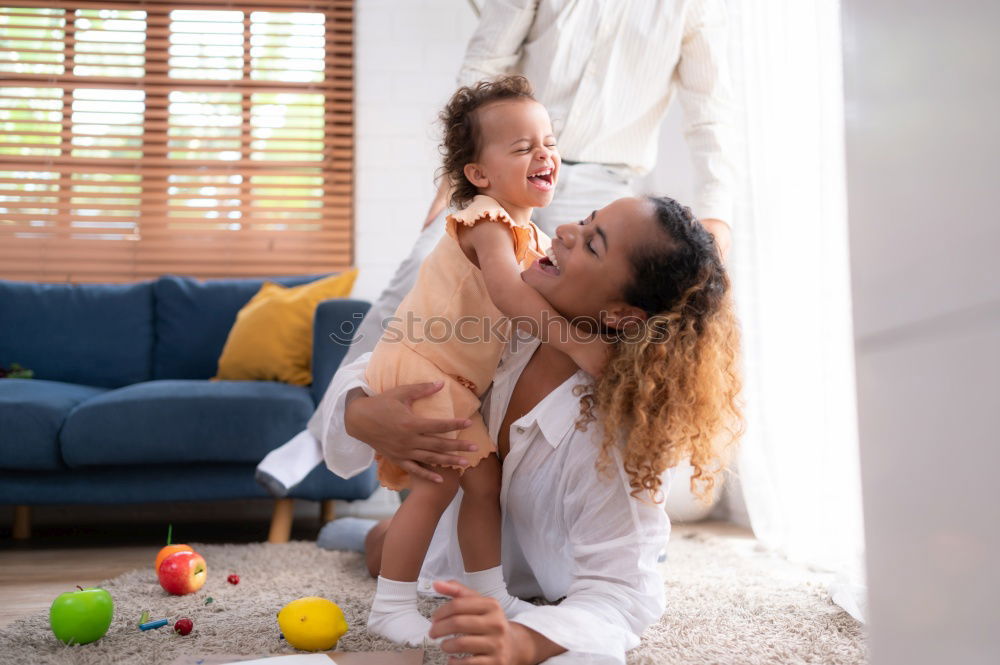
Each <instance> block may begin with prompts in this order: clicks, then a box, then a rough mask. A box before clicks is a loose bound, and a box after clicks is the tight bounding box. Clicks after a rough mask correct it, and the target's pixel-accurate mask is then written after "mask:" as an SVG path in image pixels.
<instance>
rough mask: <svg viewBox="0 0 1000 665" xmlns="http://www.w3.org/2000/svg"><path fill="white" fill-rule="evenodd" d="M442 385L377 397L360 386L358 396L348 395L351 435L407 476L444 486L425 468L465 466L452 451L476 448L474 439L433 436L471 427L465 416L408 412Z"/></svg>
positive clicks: (423, 385)
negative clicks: (428, 416) (435, 417)
mask: <svg viewBox="0 0 1000 665" xmlns="http://www.w3.org/2000/svg"><path fill="white" fill-rule="evenodd" d="M443 385H444V384H443V383H442V382H440V381H438V382H436V383H417V384H413V385H408V386H399V387H397V388H393V389H392V390H387V391H385V392H384V393H382V394H380V395H375V396H373V397H368V396H366V395H365V394H364V391H362V390H360V389H357V388H356V389H355V391H357V392H355V391H351V393H349V394H348V397H347V406H346V408H345V409H344V427H345V429H346V430H347V433H348V434H350V435H351V436H353V437H354V438H355V439H358V440H359V441H364V442H365V443H367V444H368V445H369V446H371V447H372V448H374V449H375V451H376V452H378V453H379V454H380V455H382V456H383V457H386V458H387V459H389V461H391V462H393V463H394V464H396V465H397V466H399V467H400V468H402V469H403V470H404V471H406V472H407V473H410V474H411V475H414V476H417V477H420V478H424V479H426V480H430V481H432V482H436V483H440V482H443V481H444V479H443V478H441V476H439V475H438V474H436V473H434V472H433V471H430V470H429V469H427V468H425V467H424V466H422V465H432V466H433V465H436V466H443V465H449V464H453V465H461V466H464V465H465V464H467V462H466V461H465V459H464V458H462V457H459V456H457V455H455V454H454V453H455V452H458V451H465V450H469V451H474V450H476V446H475V444H473V443H472V442H470V441H463V440H461V439H446V438H443V437H440V436H434V434H442V433H444V432H452V431H455V430H462V429H465V428H466V427H468V426H469V425H470V424H471V423H470V422H469V421H468V420H466V419H465V418H445V419H440V420H438V419H434V418H421V417H420V416H417V415H415V414H414V413H413V411H412V409H411V408H410V407H411V405H412V404H413V401H414V400H418V399H420V398H421V397H427V396H428V395H432V394H434V393H436V392H437V391H438V390H440V389H441V388H442V386H443Z"/></svg>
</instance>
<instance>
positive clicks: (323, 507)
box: [319, 499, 337, 526]
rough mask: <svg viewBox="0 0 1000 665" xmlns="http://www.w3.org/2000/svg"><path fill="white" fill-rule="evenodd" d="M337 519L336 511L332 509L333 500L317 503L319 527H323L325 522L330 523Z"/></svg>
mask: <svg viewBox="0 0 1000 665" xmlns="http://www.w3.org/2000/svg"><path fill="white" fill-rule="evenodd" d="M336 518H337V510H336V509H335V508H334V507H333V499H327V500H326V501H320V503H319V525H320V526H323V525H324V524H326V523H327V522H332V521H333V520H335V519H336Z"/></svg>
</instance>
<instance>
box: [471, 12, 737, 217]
mask: <svg viewBox="0 0 1000 665" xmlns="http://www.w3.org/2000/svg"><path fill="white" fill-rule="evenodd" d="M727 42H728V39H727V28H726V11H725V5H724V2H723V0H586V1H580V0H487V1H486V2H485V3H484V5H483V8H482V14H481V18H480V21H479V25H478V27H477V28H476V31H475V33H474V34H473V36H472V39H471V40H470V42H469V46H468V49H467V50H466V54H465V61H464V63H463V65H462V69H461V71H460V72H459V76H458V82H459V85H470V84H472V83H475V82H476V81H478V80H481V79H484V78H491V77H494V76H497V75H499V74H504V73H519V74H523V75H524V76H526V77H527V78H528V79H529V80H530V81H531V84H532V86H533V87H534V89H535V97H536V98H537V99H538V101H539V102H541V103H542V104H544V105H545V106H546V107H547V108H548V110H549V113H550V115H551V117H552V123H553V127H554V129H555V131H556V136H557V137H558V141H559V152H560V154H561V155H562V156H563V158H564V159H566V160H569V161H574V162H592V163H598V164H608V165H618V166H626V167H628V168H630V169H631V170H632V171H633V172H634V173H636V174H637V175H642V174H644V173H646V172H648V171H649V170H650V169H651V168H652V167H653V166H654V165H655V164H656V158H657V154H656V153H657V146H658V141H659V133H660V126H661V124H662V121H663V117H664V116H665V115H666V113H667V109H668V107H669V106H670V103H671V102H672V101H673V98H674V96H675V95H676V96H677V97H679V98H680V101H681V105H682V106H683V108H684V135H685V137H686V138H687V143H688V146H689V148H690V151H691V155H692V159H693V167H694V170H695V201H693V203H694V206H693V208H694V210H695V213H696V214H697V215H698V216H699V217H702V218H715V219H722V220H724V221H727V222H731V219H732V208H733V203H732V186H733V178H734V170H733V166H732V162H731V159H730V158H729V157H728V155H727V151H730V150H732V139H731V136H732V133H733V120H732V117H731V116H732V100H731V92H730V85H729V77H728V72H727V61H726V58H727V53H726V52H727V46H728V43H727Z"/></svg>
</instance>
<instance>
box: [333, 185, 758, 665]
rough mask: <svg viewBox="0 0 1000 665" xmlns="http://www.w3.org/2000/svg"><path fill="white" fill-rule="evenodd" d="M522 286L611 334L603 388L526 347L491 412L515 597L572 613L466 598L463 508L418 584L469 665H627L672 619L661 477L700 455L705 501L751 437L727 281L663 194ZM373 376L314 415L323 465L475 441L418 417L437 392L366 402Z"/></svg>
mask: <svg viewBox="0 0 1000 665" xmlns="http://www.w3.org/2000/svg"><path fill="white" fill-rule="evenodd" d="M522 279H523V280H524V281H525V282H526V283H527V284H528V285H530V286H531V287H533V288H534V289H535V290H536V291H537V292H538V293H539V294H540V295H541V296H542V297H544V298H545V299H546V300H547V301H548V302H549V303H550V304H551V305H552V307H553V308H554V309H555V310H556V311H558V312H559V313H560V314H561V315H562V316H563V317H565V318H566V319H567V320H571V321H573V322H574V323H576V324H577V325H580V326H583V327H584V328H589V329H590V330H592V331H595V332H602V333H606V334H612V335H614V337H615V341H614V342H613V343H612V346H611V352H610V358H609V360H608V362H607V364H606V366H605V369H604V371H603V372H602V373H601V374H600V376H599V377H597V378H594V377H592V376H591V375H588V374H586V373H585V372H583V371H582V370H579V369H578V367H577V366H576V364H575V363H574V362H573V361H572V360H571V359H570V358H569V357H567V356H566V355H565V354H563V353H561V352H560V351H558V350H557V349H556V348H555V347H554V346H552V345H550V344H540V343H539V342H538V341H537V340H534V339H531V338H526V337H525V335H523V334H520V335H518V336H515V337H514V338H513V339H512V340H511V342H510V344H509V346H508V348H507V349H506V351H505V352H504V355H503V357H502V358H501V362H500V365H499V367H498V368H497V372H496V374H495V376H494V381H493V386H492V389H491V391H490V392H489V393H488V394H487V395H486V396H484V400H483V407H482V413H483V416H484V420H485V422H486V423H487V426H488V429H489V432H490V435H491V436H492V437H494V439H495V440H496V441H497V444H498V454H499V457H500V459H501V461H502V474H503V478H502V491H501V506H502V509H503V523H502V530H503V555H502V566H503V572H504V578H505V581H506V583H507V588H508V590H509V591H510V593H512V594H514V595H516V596H518V597H520V598H543V599H545V600H547V601H549V602H556V601H560V599H561V602H559V604H558V605H545V606H536V607H533V608H531V609H527V610H525V611H522V612H520V613H519V614H518V615H517V616H516V617H514V618H512V619H508V618H507V617H506V616H504V613H503V611H502V609H501V607H500V605H499V603H497V601H496V600H494V599H493V598H490V597H488V596H486V595H481V594H480V593H477V592H474V591H472V590H471V589H469V588H468V587H467V586H466V585H465V584H463V582H464V581H465V578H464V577H463V569H462V558H461V554H460V552H459V548H458V547H457V538H456V523H457V500H456V502H453V503H452V505H451V506H449V508H448V509H447V511H446V512H445V515H444V517H442V519H441V520H440V522H439V524H438V527H437V530H436V532H435V534H434V538H433V540H432V543H431V546H430V548H429V550H428V553H427V556H426V558H425V560H424V564H423V568H422V569H421V572H420V583H421V588H422V589H423V590H424V591H428V592H429V591H431V589H432V586H433V589H434V590H436V591H437V592H438V593H440V594H444V595H446V596H450V597H452V600H451V601H450V602H448V603H446V604H445V605H444V606H442V607H441V608H439V609H438V610H437V611H436V612H435V614H434V616H433V617H432V620H433V623H432V627H431V631H430V637H432V638H443V637H446V636H451V637H448V639H445V640H444V641H443V643H442V645H441V646H442V649H443V650H444V651H446V652H448V653H468V654H472V655H473V656H475V657H476V658H477V659H476V660H473V661H472V662H475V663H491V664H492V663H502V664H504V665H509V664H511V663H539V662H542V661H543V660H546V659H547V658H553V659H554V660H551V661H549V662H553V663H555V662H560V661H561V660H562V659H563V658H566V659H567V662H569V659H574V658H580V657H586V658H587V660H586V662H595V663H599V662H613V663H623V662H624V658H625V651H626V650H627V649H629V648H632V647H634V646H636V645H637V644H638V642H639V635H640V634H641V633H642V631H643V630H644V629H645V627H646V626H648V625H649V624H650V623H652V622H654V621H656V620H657V619H658V618H659V616H660V615H661V614H662V612H663V609H664V596H663V581H662V579H661V577H660V575H659V573H658V571H657V557H658V554H659V552H660V550H661V549H662V548H663V547H664V546H665V545H666V542H667V538H668V535H669V521H668V520H667V517H666V514H665V512H664V509H663V506H662V503H660V502H661V501H662V496H663V494H664V491H663V490H664V486H663V483H664V481H665V478H667V477H668V473H667V472H668V470H669V469H670V468H671V467H672V466H674V465H676V464H678V463H679V462H681V461H682V460H686V459H690V461H691V464H692V465H693V466H694V468H695V473H694V476H693V477H692V480H691V484H692V489H693V490H694V491H695V493H696V494H699V495H701V496H707V495H708V494H709V493H710V492H711V490H712V487H713V485H714V484H715V482H716V481H717V478H718V477H719V475H720V474H721V473H722V471H723V470H724V468H725V464H726V460H727V458H728V452H729V450H730V449H731V445H730V444H731V443H732V442H733V441H734V440H735V438H736V437H737V435H738V433H739V430H740V428H741V426H742V416H741V413H740V409H739V406H738V403H737V395H738V393H739V390H740V381H739V376H738V347H739V333H738V327H737V324H736V320H735V317H734V314H733V305H732V299H731V292H730V285H729V280H728V277H727V275H726V273H725V270H724V269H723V266H722V263H721V261H720V259H719V255H718V253H717V250H716V248H715V245H714V242H713V240H712V237H711V235H709V233H708V232H707V231H706V230H705V229H704V228H703V227H702V225H701V224H700V223H699V222H698V221H697V220H696V219H694V217H693V216H692V215H691V213H690V211H689V210H688V209H687V208H684V207H682V206H681V205H679V204H678V203H677V202H676V201H673V200H672V199H667V198H641V199H634V198H629V199H619V200H618V201H615V202H614V203H612V204H610V205H608V206H606V207H605V208H602V209H601V210H597V211H595V212H594V213H592V214H591V215H590V216H589V217H588V218H587V219H585V220H582V221H581V222H580V223H579V224H566V225H563V226H560V227H559V228H558V229H557V233H556V237H555V238H553V240H552V251H551V252H550V253H549V255H548V256H547V257H546V258H543V259H540V260H539V261H537V262H535V263H534V264H533V265H532V266H531V267H530V268H529V269H528V270H526V271H525V272H524V273H523V274H522ZM367 362H368V357H367V356H362V357H361V358H359V359H358V360H357V361H356V362H355V363H353V364H351V365H349V366H348V367H345V368H344V369H343V370H342V371H341V372H339V373H338V375H337V377H335V379H334V382H333V384H331V387H330V389H329V390H328V393H327V396H328V399H326V400H324V405H323V407H321V408H323V409H324V412H323V414H322V417H323V423H324V427H323V431H322V436H321V440H322V443H323V446H324V453H325V458H326V461H327V465H328V467H329V468H330V469H331V470H333V471H334V472H336V473H338V474H339V475H342V476H345V477H347V476H350V475H353V474H356V473H360V472H361V471H362V470H364V469H365V468H367V467H368V465H369V464H370V463H371V461H372V457H373V450H375V451H378V452H379V453H380V454H381V455H382V456H383V457H385V458H387V459H390V460H393V461H394V463H396V464H397V465H399V466H400V467H402V468H408V469H411V470H413V471H415V470H416V469H418V468H424V467H425V466H430V467H431V468H432V469H434V470H436V469H437V468H438V467H440V466H442V465H447V464H454V463H456V460H457V458H456V456H455V453H456V452H458V451H460V450H463V449H464V448H463V444H464V443H465V442H463V441H461V440H455V439H441V438H438V436H436V435H437V434H440V433H443V432H450V431H453V430H460V429H462V428H463V427H464V426H465V421H461V420H458V419H428V418H422V417H418V416H415V415H414V414H413V413H412V411H411V409H410V405H411V404H412V403H413V402H414V401H415V400H419V399H421V398H422V397H424V396H426V395H429V394H432V393H434V392H436V391H437V390H438V389H440V386H437V385H434V384H422V385H413V386H401V387H398V388H395V389H393V390H390V391H386V392H383V393H381V394H379V395H375V396H368V395H369V393H370V392H371V390H370V388H369V387H368V386H367V385H366V383H365V381H364V372H365V366H366V364H367ZM422 465H423V466H422ZM425 470H426V469H425ZM384 535H385V524H384V523H381V524H379V525H378V526H377V527H376V528H373V529H371V531H370V532H368V534H367V538H366V542H365V550H366V557H367V560H368V565H369V570H370V571H372V572H373V574H375V572H376V571H377V570H378V569H379V563H380V560H381V555H382V545H383V542H384ZM448 579H450V580H451V581H449V582H444V581H442V580H448ZM560 654H566V655H565V656H561V655H560ZM572 662H578V661H577V660H573V661H572Z"/></svg>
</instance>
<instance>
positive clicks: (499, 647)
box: [428, 580, 566, 665]
mask: <svg viewBox="0 0 1000 665" xmlns="http://www.w3.org/2000/svg"><path fill="white" fill-rule="evenodd" d="M434 589H435V590H436V591H437V592H438V593H441V594H444V595H446V596H450V597H451V600H450V601H448V602H447V603H445V604H444V605H442V606H441V607H439V608H438V609H437V610H436V611H435V612H434V614H432V615H431V630H430V632H429V633H428V636H430V637H432V638H437V637H445V636H446V635H454V636H455V637H452V638H449V639H447V640H445V641H444V642H442V643H441V650H442V651H444V652H445V653H447V654H459V653H464V654H469V656H468V657H466V658H455V657H451V658H449V659H448V665H535V664H536V663H541V662H543V661H545V660H547V659H549V658H551V657H553V656H557V655H559V654H561V653H564V652H565V651H566V650H565V649H563V648H562V647H561V646H559V645H558V644H556V643H555V642H552V641H551V640H549V639H547V638H545V637H543V636H542V635H540V634H539V633H536V632H535V631H533V630H531V629H530V628H527V627H525V626H522V625H521V624H519V623H511V622H510V621H508V620H507V617H505V616H504V613H503V610H502V609H500V603H498V602H497V601H496V600H494V599H493V598H486V597H484V596H481V595H479V594H478V593H476V592H475V591H473V590H472V589H470V588H468V587H466V586H463V585H461V584H459V583H458V582H456V581H455V580H451V581H449V582H435V583H434Z"/></svg>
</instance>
